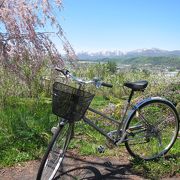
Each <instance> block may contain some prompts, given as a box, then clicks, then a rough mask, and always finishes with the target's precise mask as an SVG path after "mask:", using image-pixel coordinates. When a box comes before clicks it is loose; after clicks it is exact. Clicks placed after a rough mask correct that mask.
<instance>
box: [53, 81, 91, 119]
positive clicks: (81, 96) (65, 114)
mask: <svg viewBox="0 0 180 180" xmlns="http://www.w3.org/2000/svg"><path fill="white" fill-rule="evenodd" d="M93 98H94V95H93V94H91V93H89V92H86V91H84V90H80V89H77V88H74V87H71V86H68V85H66V84H62V83H59V82H55V83H54V84H53V100H52V111H53V113H54V114H55V115H57V116H60V117H62V118H64V119H67V120H69V121H72V122H73V121H78V120H80V119H81V118H82V117H83V116H84V114H85V112H86V110H87V108H88V107H89V105H90V103H91V101H92V99H93Z"/></svg>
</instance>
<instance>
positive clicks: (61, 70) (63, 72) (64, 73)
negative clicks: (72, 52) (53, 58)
mask: <svg viewBox="0 0 180 180" xmlns="http://www.w3.org/2000/svg"><path fill="white" fill-rule="evenodd" d="M55 70H56V71H59V72H61V73H62V74H63V75H64V76H67V75H68V73H69V71H68V70H67V69H60V68H58V67H55Z"/></svg>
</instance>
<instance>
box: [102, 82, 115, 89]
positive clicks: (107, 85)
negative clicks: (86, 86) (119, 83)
mask: <svg viewBox="0 0 180 180" xmlns="http://www.w3.org/2000/svg"><path fill="white" fill-rule="evenodd" d="M101 86H105V87H109V88H112V87H113V85H112V84H108V83H105V82H102V83H101Z"/></svg>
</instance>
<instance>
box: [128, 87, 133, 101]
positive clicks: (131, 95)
mask: <svg viewBox="0 0 180 180" xmlns="http://www.w3.org/2000/svg"><path fill="white" fill-rule="evenodd" d="M133 95H134V91H133V90H131V94H130V95H129V99H128V103H130V102H131V99H132V97H133Z"/></svg>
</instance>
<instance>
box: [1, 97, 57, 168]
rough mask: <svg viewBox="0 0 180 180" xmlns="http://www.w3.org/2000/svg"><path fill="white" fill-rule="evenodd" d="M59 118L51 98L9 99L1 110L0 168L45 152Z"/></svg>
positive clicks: (33, 157)
mask: <svg viewBox="0 0 180 180" xmlns="http://www.w3.org/2000/svg"><path fill="white" fill-rule="evenodd" d="M55 121H56V117H55V116H53V115H52V114H51V104H50V103H49V102H48V100H47V99H44V100H36V99H20V98H10V99H8V101H7V103H6V105H5V106H4V107H2V108H1V110H0V147H1V148H0V167H4V166H10V165H13V164H15V163H17V162H21V161H26V160H31V159H35V158H37V157H39V156H40V155H42V153H43V149H45V147H46V146H47V140H48V139H49V138H50V137H51V135H50V128H51V127H52V125H53V124H54V122H55Z"/></svg>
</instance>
